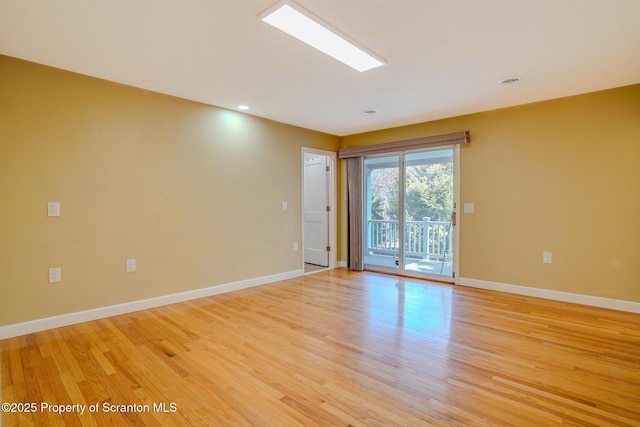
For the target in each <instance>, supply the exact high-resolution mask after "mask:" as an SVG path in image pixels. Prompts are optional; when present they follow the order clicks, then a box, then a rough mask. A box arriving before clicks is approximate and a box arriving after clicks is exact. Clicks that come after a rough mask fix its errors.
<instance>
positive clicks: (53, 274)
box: [49, 267, 62, 283]
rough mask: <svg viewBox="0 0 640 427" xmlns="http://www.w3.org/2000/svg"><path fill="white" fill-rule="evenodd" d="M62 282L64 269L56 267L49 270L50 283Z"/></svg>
mask: <svg viewBox="0 0 640 427" xmlns="http://www.w3.org/2000/svg"><path fill="white" fill-rule="evenodd" d="M58 282H62V269H61V268H60V267H54V268H50V269H49V283H58Z"/></svg>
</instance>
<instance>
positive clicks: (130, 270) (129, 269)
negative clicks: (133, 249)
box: [126, 258, 136, 273]
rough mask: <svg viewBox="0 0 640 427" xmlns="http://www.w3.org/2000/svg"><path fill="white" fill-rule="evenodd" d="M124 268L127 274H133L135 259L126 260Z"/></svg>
mask: <svg viewBox="0 0 640 427" xmlns="http://www.w3.org/2000/svg"><path fill="white" fill-rule="evenodd" d="M126 266H127V273H134V272H135V271H136V260H135V259H133V258H132V259H128V260H127V261H126Z"/></svg>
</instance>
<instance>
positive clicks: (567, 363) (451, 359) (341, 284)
mask: <svg viewBox="0 0 640 427" xmlns="http://www.w3.org/2000/svg"><path fill="white" fill-rule="evenodd" d="M0 355H1V362H2V371H1V373H2V401H4V402H13V403H16V402H32V403H36V405H37V406H38V410H37V411H36V412H35V413H4V414H3V422H4V426H14V425H20V426H22V425H29V424H34V425H37V426H43V425H49V424H51V425H116V426H117V425H147V426H153V425H159V426H169V425H196V426H235V425H240V426H242V425H246V426H295V425H323V426H347V425H352V426H358V425H380V426H395V425H398V426H409V425H416V426H418V425H430V424H434V425H479V426H490V425H517V426H536V427H538V426H546V425H559V424H566V425H573V426H577V425H579V426H587V425H597V426H605V425H616V426H620V425H635V426H639V425H640V315H637V314H631V313H624V312H616V311H609V310H604V309H597V308H591V307H583V306H578V305H571V304H565V303H558V302H551V301H545V300H538V299H534V298H528V297H521V296H514V295H509V294H503V293H495V292H489V291H481V290H475V289H468V288H462V287H454V286H450V285H443V284H431V283H427V282H422V281H419V280H414V279H398V278H395V277H393V276H385V275H380V274H374V273H354V272H349V271H346V270H333V271H328V272H320V273H317V274H313V275H308V276H303V277H300V278H296V279H292V280H287V281H283V282H278V283H275V284H271V285H265V286H261V287H257V288H253V289H248V290H243V291H238V292H235V293H232V294H225V295H219V296H215V297H210V298H204V299H200V300H196V301H191V302H186V303H181V304H176V305H171V306H166V307H161V308H156V309H152V310H146V311H142V312H138V313H133V314H129V315H123V316H118V317H112V318H108V319H103V320H99V321H94V322H89V323H83V324H79V325H75V326H70V327H65V328H60V329H55V330H51V331H46V332H41V333H36V334H31V335H27V336H23V337H18V338H12V339H8V340H3V341H0ZM43 402H44V403H48V404H51V405H53V404H69V405H73V404H77V405H90V404H98V410H96V411H95V412H94V413H88V412H85V413H84V414H83V415H80V414H78V413H73V412H72V413H65V414H62V415H58V414H56V413H54V412H50V411H49V412H47V411H42V410H40V409H41V407H40V405H41V404H42V403H43ZM154 403H156V408H155V409H156V411H155V412H154V407H153V404H154ZM159 403H165V404H166V406H165V410H166V411H167V412H159V411H158V409H159V408H158V405H157V404H159ZM105 404H106V405H107V406H106V409H109V408H113V409H114V410H120V412H107V411H106V409H105V408H104V406H103V405H105ZM111 405H129V407H128V408H129V409H130V410H134V408H133V407H132V405H139V406H138V407H137V408H138V410H140V409H145V408H146V407H145V406H144V405H148V408H149V411H148V412H145V411H143V412H122V408H120V407H114V406H111ZM124 408H125V409H126V408H127V407H124ZM174 409H175V412H171V411H172V410H174ZM86 411H88V409H86Z"/></svg>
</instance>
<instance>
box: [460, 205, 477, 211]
mask: <svg viewBox="0 0 640 427" xmlns="http://www.w3.org/2000/svg"><path fill="white" fill-rule="evenodd" d="M463 209H464V213H474V212H475V211H476V205H475V204H473V203H465V204H464V207H463Z"/></svg>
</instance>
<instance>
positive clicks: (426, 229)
mask: <svg viewBox="0 0 640 427" xmlns="http://www.w3.org/2000/svg"><path fill="white" fill-rule="evenodd" d="M430 223H431V218H430V217H428V216H425V217H423V218H422V229H423V232H422V241H423V243H422V244H423V252H424V259H425V260H427V261H428V260H429V231H430V230H429V227H430Z"/></svg>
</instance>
